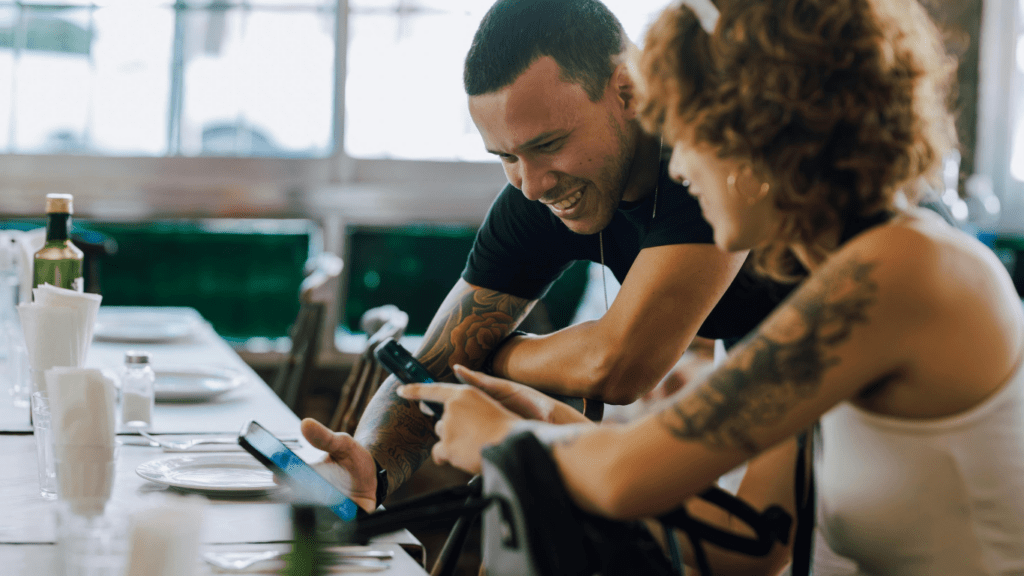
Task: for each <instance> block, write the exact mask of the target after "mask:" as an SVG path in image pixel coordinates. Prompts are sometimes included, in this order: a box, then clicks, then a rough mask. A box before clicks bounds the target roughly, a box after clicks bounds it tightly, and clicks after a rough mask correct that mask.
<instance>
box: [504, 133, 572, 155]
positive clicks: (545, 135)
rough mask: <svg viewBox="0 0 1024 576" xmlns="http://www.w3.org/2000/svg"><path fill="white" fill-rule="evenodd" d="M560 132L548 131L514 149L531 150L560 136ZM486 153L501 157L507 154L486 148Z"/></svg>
mask: <svg viewBox="0 0 1024 576" xmlns="http://www.w3.org/2000/svg"><path fill="white" fill-rule="evenodd" d="M562 132H563V131H562V130H549V131H547V132H544V133H542V134H539V135H537V136H534V137H533V138H530V139H529V140H527V141H526V142H523V143H522V144H520V145H519V146H516V149H524V148H532V147H534V146H536V145H538V144H540V143H542V142H544V141H545V140H550V139H551V138H553V137H555V136H559V135H561V133H562ZM487 151H488V152H490V153H491V154H494V155H496V156H501V155H502V154H508V152H498V151H496V150H491V149H490V148H488V149H487Z"/></svg>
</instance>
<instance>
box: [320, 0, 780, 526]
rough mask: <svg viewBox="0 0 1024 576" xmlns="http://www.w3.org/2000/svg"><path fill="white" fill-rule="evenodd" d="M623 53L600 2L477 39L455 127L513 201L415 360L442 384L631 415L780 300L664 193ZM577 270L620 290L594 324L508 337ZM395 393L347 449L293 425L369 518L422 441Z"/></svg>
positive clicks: (410, 408)
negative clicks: (600, 406)
mask: <svg viewBox="0 0 1024 576" xmlns="http://www.w3.org/2000/svg"><path fill="white" fill-rule="evenodd" d="M630 47H631V46H630V44H629V40H628V39H627V38H626V36H625V34H624V33H623V30H622V27H621V25H620V24H619V22H618V20H617V19H616V18H615V17H614V16H613V15H612V14H611V12H609V11H608V9H607V8H606V7H605V6H604V5H603V4H601V3H600V2H597V1H596V0H500V1H499V2H497V3H496V4H495V5H494V6H493V7H492V8H491V9H490V11H489V12H488V13H487V15H486V16H485V17H484V19H483V21H482V22H481V24H480V27H479V29H478V30H477V32H476V36H475V37H474V40H473V45H472V47H471V48H470V51H469V54H468V55H467V57H466V64H465V76H464V80H465V86H466V92H467V94H468V96H469V110H470V113H471V115H472V117H473V121H474V122H475V123H476V125H477V128H478V129H479V131H480V134H481V135H482V136H483V141H484V144H485V146H486V147H487V149H488V150H489V151H490V152H491V153H493V154H495V155H496V156H498V157H499V158H500V159H501V162H502V165H503V166H504V169H505V173H506V175H507V177H508V181H509V184H508V186H506V187H505V189H504V190H502V191H501V193H500V194H499V195H498V197H497V199H496V200H495V202H494V204H493V205H492V207H491V209H490V211H489V212H488V215H487V218H486V220H485V222H484V223H483V225H482V226H481V228H480V230H479V232H478V234H477V238H476V242H475V244H474V246H473V249H472V251H471V253H470V255H469V260H468V262H467V265H466V268H465V271H464V272H463V274H462V278H461V279H460V280H459V281H458V282H457V283H456V284H455V286H454V288H452V291H451V292H450V293H449V295H448V297H447V298H446V299H445V300H444V302H443V303H442V304H441V307H440V309H439V310H438V312H437V314H436V315H435V317H434V319H433V321H432V322H431V324H430V326H429V328H428V329H427V333H426V335H425V338H424V343H423V346H422V347H421V349H420V350H419V351H418V352H417V354H416V356H417V357H418V358H419V359H420V360H421V361H422V362H423V363H424V364H425V365H426V366H427V367H428V368H429V369H430V370H431V372H432V373H434V374H435V376H437V377H438V379H439V380H451V379H452V368H451V367H452V366H453V365H455V364H462V365H465V366H468V367H475V368H483V369H485V370H487V371H490V372H491V373H493V374H495V375H498V376H502V377H504V378H508V379H511V380H515V381H518V382H522V383H524V384H528V385H530V386H533V387H535V388H537V389H540V390H543V391H545V392H548V393H554V394H561V395H567V396H575V397H584V398H590V399H594V400H598V401H603V402H608V403H613V404H627V403H630V402H632V401H634V400H636V399H637V398H639V397H640V396H641V395H643V394H644V393H646V392H648V391H649V390H651V389H652V388H653V387H654V386H655V385H656V384H657V383H658V382H659V381H660V380H661V379H662V378H663V377H664V376H665V374H666V373H668V371H669V370H670V369H671V368H672V366H673V365H674V364H675V362H676V361H677V360H678V359H679V358H680V356H681V355H682V354H683V352H684V351H685V350H686V348H687V346H688V345H689V344H690V342H691V341H692V339H693V338H694V336H695V335H697V334H700V335H701V336H704V337H707V338H723V339H727V340H735V339H738V338H740V337H742V336H744V335H745V334H746V333H747V332H749V331H750V330H751V329H752V328H754V327H755V326H756V325H757V324H758V323H759V322H760V321H761V319H762V318H764V316H766V315H767V313H768V312H770V311H771V310H772V309H773V308H774V307H775V305H776V304H777V303H778V301H779V300H780V299H781V298H782V297H783V296H784V295H785V293H786V292H787V291H786V290H785V289H783V288H780V287H779V286H777V285H770V284H767V283H766V282H762V281H759V280H755V279H753V278H751V277H749V276H748V275H747V274H746V273H745V272H741V267H742V264H743V261H744V258H745V256H746V254H745V253H739V254H726V253H723V252H721V251H720V250H718V249H717V248H716V247H715V246H714V244H713V238H712V230H711V228H710V226H708V224H707V222H705V221H704V219H703V218H702V217H701V213H700V207H699V206H698V205H697V203H696V201H695V200H694V199H693V198H692V197H691V196H690V195H689V194H687V193H686V189H685V188H684V187H682V186H680V185H678V184H676V183H674V182H673V181H672V179H671V178H669V176H668V173H667V156H666V155H665V154H663V150H662V147H661V143H660V142H659V141H658V140H657V139H656V138H653V137H651V136H649V135H647V134H645V133H644V132H643V131H642V130H641V128H640V126H639V124H638V122H637V98H636V86H635V85H634V83H633V78H632V76H631V75H630V74H629V70H628V66H627V62H626V61H625V55H626V53H627V50H628V49H629V48H630ZM578 260H585V261H591V262H601V263H603V264H605V265H607V266H608V268H609V269H610V270H611V271H612V273H613V274H614V275H615V277H616V278H617V279H618V280H619V281H620V282H621V283H622V288H621V290H620V292H619V294H618V296H617V297H616V298H615V301H614V302H613V303H612V304H611V306H610V307H609V308H608V310H607V312H606V313H605V314H604V316H603V317H601V318H600V319H598V320H594V321H590V322H584V323H581V324H576V325H573V326H570V327H568V328H565V329H563V330H560V331H557V332H554V333H552V334H547V335H522V334H518V333H514V332H513V330H514V329H515V328H516V326H517V325H518V324H519V323H520V321H522V320H523V318H524V317H525V316H526V314H527V313H528V312H529V311H530V310H531V308H532V307H533V306H534V305H535V304H536V302H537V301H538V299H540V298H541V297H542V296H543V295H544V294H545V293H546V292H547V290H548V288H549V287H550V286H551V284H552V283H553V282H554V281H555V280H556V279H558V277H559V276H560V275H561V274H562V273H563V272H564V271H565V270H566V269H567V268H568V267H569V266H571V265H572V264H573V263H574V262H575V261H578ZM398 385H399V383H398V382H397V381H396V380H395V379H394V378H391V379H389V380H388V381H386V382H385V383H384V385H382V386H381V388H380V390H379V392H378V393H377V395H376V396H375V397H374V398H373V400H372V401H371V402H370V405H369V406H368V407H367V409H366V412H365V414H364V416H363V418H362V420H361V422H360V424H359V428H358V430H357V431H356V438H355V440H353V439H352V438H351V437H349V436H347V435H344V434H332V433H330V432H329V431H327V430H326V429H325V428H323V427H321V426H319V425H317V424H316V423H314V422H312V421H307V422H305V423H304V425H303V430H304V432H305V433H306V435H307V437H308V438H309V439H310V441H311V442H312V443H313V444H314V445H315V446H317V447H319V448H321V449H323V450H325V451H326V452H328V457H327V458H328V460H329V461H333V462H335V463H337V464H340V465H341V467H342V468H343V469H345V470H346V471H348V472H349V473H350V474H351V475H352V478H351V481H352V484H351V489H352V492H353V496H354V497H356V498H358V499H360V500H358V501H360V502H361V503H362V504H363V505H364V506H365V507H367V508H370V507H372V506H371V505H372V501H373V499H374V498H376V500H377V501H378V502H379V501H381V500H382V499H383V497H385V496H386V494H387V492H388V488H387V486H390V488H391V489H394V488H395V487H397V486H398V485H399V484H401V483H402V482H404V481H405V480H406V479H407V478H408V477H409V475H411V474H412V472H413V471H415V470H416V469H417V468H418V467H419V465H420V464H421V463H422V462H423V460H424V459H425V458H427V457H428V456H429V451H430V447H431V445H432V444H433V443H434V442H435V441H436V437H435V436H434V434H433V430H432V422H431V421H430V419H428V418H427V417H426V416H424V415H423V414H422V413H421V412H420V410H419V408H418V406H417V405H415V404H412V403H409V402H407V401H406V400H404V399H402V398H400V397H399V396H397V395H396V394H395V390H396V389H397V386H398ZM371 455H372V458H371ZM375 463H376V466H375ZM375 472H376V473H375Z"/></svg>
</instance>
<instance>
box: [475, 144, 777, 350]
mask: <svg viewBox="0 0 1024 576" xmlns="http://www.w3.org/2000/svg"><path fill="white" fill-rule="evenodd" d="M658 186H659V188H658V193H657V195H655V194H650V195H648V196H647V197H646V198H644V199H643V200H640V201H639V202H622V203H620V204H619V209H618V210H617V211H616V212H615V215H614V217H613V218H612V221H611V223H609V224H608V226H607V227H606V228H605V229H604V233H603V235H604V263H605V265H607V266H608V268H609V269H611V271H612V273H613V274H614V275H615V278H616V279H618V281H619V282H620V283H621V282H623V281H624V280H625V279H626V274H627V273H628V272H629V269H630V267H631V266H632V265H633V262H634V261H635V260H636V257H637V255H638V254H639V253H640V251H641V250H643V249H644V248H650V247H654V246H665V245H671V244H713V243H714V237H713V234H712V230H711V226H710V225H709V224H708V223H707V221H705V220H704V218H703V217H702V216H701V212H700V205H699V204H698V203H697V200H696V199H695V198H693V197H692V196H690V194H688V193H687V191H686V188H685V187H683V186H681V185H679V184H678V183H676V182H674V181H673V180H672V179H671V178H670V177H669V176H668V173H667V163H666V162H662V171H661V176H660V181H659V184H658ZM655 196H657V204H658V205H657V211H656V212H655V207H654V203H655ZM652 212H653V213H654V219H653V221H652V219H651V216H652ZM577 260H589V261H591V262H600V261H601V252H600V245H599V241H598V235H597V234H591V235H581V234H576V233H575V232H572V231H571V230H569V229H568V228H567V227H566V226H565V224H563V223H562V221H561V220H559V219H558V217H556V216H555V215H554V214H553V213H552V212H551V210H550V209H549V208H548V207H547V206H545V205H543V204H541V203H540V202H535V201H532V200H528V199H527V198H526V197H525V196H524V195H523V193H522V192H521V191H520V190H518V189H517V188H515V187H513V186H512V185H507V186H505V188H504V189H503V190H502V191H501V194H499V195H498V197H497V199H495V201H494V203H493V204H492V205H491V208H490V210H489V211H488V213H487V217H486V218H485V220H484V223H483V225H482V226H481V227H480V230H479V231H477V235H476V240H475V241H474V243H473V248H472V250H471V251H470V253H469V258H468V261H467V263H466V268H465V270H463V272H462V278H463V279H464V280H465V281H466V282H469V283H470V284H473V285H475V286H480V287H483V288H488V289H490V290H495V291H498V292H504V293H505V294H511V295H513V296H518V297H520V298H527V299H530V300H533V299H537V298H541V297H543V296H544V295H545V294H546V293H547V291H548V289H549V288H550V287H551V285H552V284H553V283H554V282H555V280H557V279H558V278H559V276H561V275H562V273H563V272H565V271H566V270H567V269H568V268H569V267H570V266H571V265H572V264H573V263H574V262H575V261H577ZM790 290H792V286H789V285H781V284H776V283H774V282H770V281H768V280H767V279H764V278H760V277H755V276H753V275H752V274H750V273H749V272H748V271H747V267H746V266H745V267H744V268H743V270H741V271H740V273H739V275H737V277H736V279H735V280H734V281H733V283H732V285H731V286H729V289H728V290H726V292H725V294H724V295H723V296H722V299H721V300H719V302H718V304H717V305H716V306H715V308H714V310H712V311H711V314H709V315H708V317H707V319H706V320H705V321H704V324H703V325H702V326H701V328H700V330H698V332H697V333H698V334H699V335H700V336H703V337H705V338H722V339H724V340H726V341H727V344H732V343H734V342H735V341H737V340H738V339H740V338H742V337H743V336H745V335H746V334H747V333H748V332H750V331H751V330H752V329H753V328H754V327H756V326H757V325H758V324H759V323H760V322H761V320H763V319H764V317H765V316H767V315H768V313H769V312H771V311H772V310H773V309H774V308H775V306H776V305H777V304H778V303H779V302H780V301H781V300H782V299H783V298H784V297H785V296H786V295H787V294H788V293H789V292H790Z"/></svg>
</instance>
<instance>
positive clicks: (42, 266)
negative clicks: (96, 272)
mask: <svg viewBox="0 0 1024 576" xmlns="http://www.w3.org/2000/svg"><path fill="white" fill-rule="evenodd" d="M71 214H72V209H71V194H47V195H46V218H47V220H46V244H44V245H43V248H42V249H41V250H39V251H38V252H36V253H35V258H34V261H33V264H32V287H33V288H35V287H36V286H39V285H41V284H51V285H53V286H57V287H58V288H68V289H71V290H78V291H79V292H82V291H83V289H84V287H85V284H84V282H83V280H82V251H81V250H79V249H78V247H77V246H75V245H74V244H72V243H71V239H70V238H69V235H70V233H71Z"/></svg>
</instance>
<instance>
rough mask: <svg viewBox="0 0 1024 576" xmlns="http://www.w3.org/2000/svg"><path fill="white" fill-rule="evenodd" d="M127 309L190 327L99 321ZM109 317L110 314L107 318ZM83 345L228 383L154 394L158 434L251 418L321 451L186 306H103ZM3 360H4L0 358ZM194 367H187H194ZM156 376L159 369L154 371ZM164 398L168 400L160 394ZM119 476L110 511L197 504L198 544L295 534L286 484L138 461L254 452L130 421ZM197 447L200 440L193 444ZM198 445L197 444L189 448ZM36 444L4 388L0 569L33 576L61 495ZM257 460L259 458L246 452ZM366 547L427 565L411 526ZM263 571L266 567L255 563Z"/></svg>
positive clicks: (277, 542)
mask: <svg viewBox="0 0 1024 576" xmlns="http://www.w3.org/2000/svg"><path fill="white" fill-rule="evenodd" d="M132 314H149V317H148V318H147V321H151V320H152V316H153V314H157V315H159V314H164V315H166V316H167V317H168V318H176V319H177V321H178V322H179V323H182V322H184V324H186V325H187V327H188V329H187V330H186V331H182V332H168V333H166V334H165V335H163V336H166V337H163V336H162V335H161V334H155V335H149V336H147V335H146V334H141V335H138V334H135V335H133V334H132V333H131V332H125V333H123V334H120V335H119V334H117V333H116V332H114V333H113V334H111V333H109V332H107V333H104V332H103V331H102V330H100V329H99V328H100V326H102V325H104V322H107V323H108V324H107V325H108V326H109V325H117V322H124V321H126V319H130V317H131V315H132ZM112 319H113V320H114V322H110V321H111V320H112ZM96 336H97V337H96V338H95V339H94V341H93V342H92V345H91V347H90V349H89V352H88V355H87V358H86V366H87V367H90V368H99V369H102V370H108V371H111V373H113V374H116V371H117V370H118V368H119V367H120V366H122V365H123V363H124V356H125V353H126V352H127V351H129V350H140V349H144V350H146V351H148V352H149V353H150V356H151V362H152V366H153V368H154V371H155V372H156V373H157V375H158V377H159V375H160V374H161V371H167V372H174V373H184V374H189V373H194V372H196V371H200V372H202V371H206V372H208V373H210V374H214V375H217V376H219V377H221V379H222V380H224V381H227V382H228V385H226V386H223V387H222V388H217V389H216V390H212V391H206V389H202V391H201V393H197V394H196V395H195V397H194V398H189V397H188V396H187V394H184V395H183V394H181V391H180V390H179V391H178V392H177V393H176V395H174V396H172V399H173V401H161V400H160V394H159V389H158V401H157V403H156V405H155V408H154V411H153V421H152V426H151V430H150V433H151V434H154V435H159V437H160V438H163V439H186V438H197V437H198V438H201V437H207V436H211V435H217V436H228V437H231V436H232V435H237V434H238V432H239V431H240V430H241V428H242V427H243V426H244V425H245V424H246V423H247V422H249V421H250V420H255V421H257V422H259V423H260V424H261V425H262V426H263V427H265V428H266V429H267V430H269V431H270V432H272V433H273V434H275V435H278V436H280V437H289V438H293V439H295V440H296V441H297V442H296V443H294V444H291V446H292V447H293V448H294V450H295V451H296V452H297V453H298V454H299V455H300V456H301V457H302V458H304V459H306V460H312V459H316V458H317V457H318V456H320V455H322V453H321V452H319V451H318V450H316V449H315V448H313V447H312V446H310V445H309V444H308V443H307V442H306V441H305V439H304V438H302V437H301V434H300V432H299V422H300V420H299V418H298V417H297V416H296V415H295V414H294V413H293V412H292V411H291V410H290V409H289V408H288V407H287V406H286V405H285V404H284V402H282V401H281V400H280V398H278V396H277V395H276V394H275V393H274V391H273V390H272V389H271V388H270V387H269V386H268V385H267V384H266V383H265V382H264V381H263V380H262V379H261V378H260V377H259V376H258V375H257V373H256V372H255V371H253V370H252V369H251V368H250V367H249V366H248V365H246V363H245V362H244V361H242V359H241V358H240V357H239V356H238V354H236V353H235V352H234V350H233V349H232V348H231V346H230V345H229V344H228V343H227V342H226V341H225V340H224V339H223V338H221V337H220V336H219V335H218V334H217V333H216V332H215V331H214V329H213V327H212V326H211V325H210V324H209V323H208V322H207V321H205V320H204V319H203V318H202V317H201V316H200V315H199V313H198V312H196V311H195V310H194V309H191V308H152V309H150V308H139V307H132V308H122V307H101V308H100V311H99V314H98V319H97V334H96ZM0 362H2V360H0ZM190 371H191V372H190ZM158 382H159V378H158ZM165 400H166V399H165ZM118 444H119V445H118V448H117V461H116V475H115V480H114V487H113V493H112V495H111V498H110V500H109V501H108V503H107V507H106V514H110V515H115V516H120V517H122V518H125V517H131V515H132V514H133V513H137V511H140V510H145V509H147V507H152V506H154V503H166V502H174V501H176V500H175V499H178V498H182V499H188V500H187V501H188V502H191V503H194V502H196V501H197V499H198V501H200V502H201V503H202V506H201V509H202V521H201V530H200V538H199V542H200V546H199V548H200V550H198V551H197V552H199V553H208V552H220V553H223V552H245V551H264V550H267V551H269V550H275V549H276V550H286V549H288V548H290V545H291V543H292V542H293V540H294V536H293V534H294V532H293V526H292V521H291V518H292V510H293V508H292V503H291V502H290V501H289V500H288V490H287V489H284V490H267V491H262V492H260V491H257V492H232V491H220V490H217V489H216V488H214V489H210V490H205V489H202V488H198V489H197V488H195V487H193V486H189V485H184V486H182V485H176V484H175V483H174V482H164V483H161V482H154V481H152V480H148V479H144V478H143V477H142V476H140V474H139V473H138V472H137V469H138V468H139V467H140V466H142V465H144V464H147V463H148V465H150V467H152V465H153V463H154V462H156V461H158V460H168V459H171V460H172V461H173V459H178V461H180V460H181V459H182V458H186V457H194V456H197V455H205V457H207V458H223V459H239V458H242V459H246V458H252V457H251V456H249V455H248V454H247V453H245V452H244V451H239V450H238V449H237V447H236V446H232V445H225V448H224V449H225V451H224V452H216V451H210V447H208V446H207V447H203V448H202V449H201V451H198V450H197V452H196V453H195V455H191V453H190V452H189V451H185V452H171V451H168V450H167V449H166V448H162V447H159V446H155V445H153V444H152V443H150V442H149V441H147V440H145V439H144V438H142V437H141V436H139V435H138V434H137V432H135V431H133V430H130V429H122V430H119V432H118ZM197 448H199V447H197ZM193 450H195V449H193ZM36 454H37V452H36V443H35V437H34V436H33V433H32V424H31V421H30V418H29V409H28V408H27V407H25V406H23V405H16V404H15V403H14V402H12V401H11V398H10V395H7V394H4V395H3V396H0V459H2V465H0V574H4V575H10V576H22V575H24V576H30V575H31V576H35V575H38V574H59V573H60V572H61V570H60V563H61V562H62V560H61V555H60V550H59V548H60V547H59V546H58V545H57V544H58V536H57V535H58V512H57V511H58V506H59V504H60V503H59V500H56V501H55V500H48V499H45V498H43V497H42V496H41V494H40V490H39V482H38V475H37V464H36ZM252 462H255V459H254V458H253V459H252ZM368 547H369V548H370V549H374V550H381V551H388V552H390V553H391V554H392V556H391V561H390V563H389V564H388V565H387V566H386V567H381V566H378V567H374V568H366V571H367V573H371V572H372V573H373V574H387V575H393V574H402V575H416V574H426V571H425V570H424V569H423V564H424V563H425V561H426V558H425V555H424V549H423V546H422V545H421V544H420V542H419V541H417V540H416V538H415V537H414V536H413V535H412V534H411V533H409V532H408V531H407V530H401V531H398V532H395V533H392V534H387V535H384V536H380V537H377V538H374V539H372V540H371V541H370V543H369V544H368ZM196 565H197V572H196V574H202V575H205V574H220V573H234V574H247V573H256V572H255V571H258V570H262V569H265V566H264V567H262V568H261V567H260V565H259V564H258V563H257V564H254V565H253V566H252V570H253V571H246V570H241V571H234V572H219V571H218V570H219V569H216V568H214V567H212V566H211V565H209V564H207V563H205V562H202V561H200V559H199V558H197V559H196ZM358 570H359V569H358V568H353V567H351V566H346V567H345V573H358ZM260 573H264V572H260Z"/></svg>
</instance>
